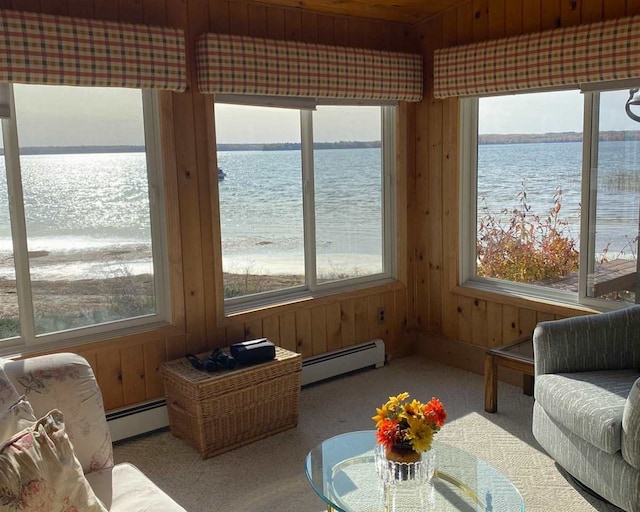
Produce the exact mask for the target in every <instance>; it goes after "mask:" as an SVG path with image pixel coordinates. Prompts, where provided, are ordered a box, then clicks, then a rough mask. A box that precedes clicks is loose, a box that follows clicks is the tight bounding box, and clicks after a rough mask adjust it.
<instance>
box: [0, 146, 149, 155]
mask: <svg viewBox="0 0 640 512" xmlns="http://www.w3.org/2000/svg"><path fill="white" fill-rule="evenodd" d="M73 153H144V146H38V147H31V146H28V147H24V148H20V154H21V155H69V154H73ZM0 155H4V149H3V148H0Z"/></svg>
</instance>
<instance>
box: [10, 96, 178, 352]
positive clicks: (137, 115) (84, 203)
mask: <svg viewBox="0 0 640 512" xmlns="http://www.w3.org/2000/svg"><path fill="white" fill-rule="evenodd" d="M8 95H9V99H10V100H11V101H10V104H11V113H10V115H9V116H8V117H7V118H5V119H3V120H2V135H3V137H2V139H3V154H4V158H2V159H0V298H1V302H0V338H1V339H3V340H4V341H3V345H4V346H8V345H13V344H15V343H24V344H27V345H29V344H33V343H36V342H38V343H40V342H49V341H51V342H55V341H57V340H60V339H65V340H66V339H70V338H73V337H74V336H79V335H91V334H95V333H101V332H104V331H106V330H111V329H120V328H125V327H128V326H131V327H133V326H136V325H140V324H147V323H149V322H155V321H159V320H164V319H165V317H166V315H167V310H168V308H167V304H166V293H165V290H166V286H165V283H164V279H165V275H166V273H165V270H164V260H165V256H164V255H165V250H164V242H163V232H164V229H163V213H162V212H163V198H162V195H163V191H162V180H161V179H160V169H159V167H158V160H159V159H158V158H157V157H156V153H155V152H156V143H155V138H156V131H155V122H154V120H153V119H154V117H153V116H154V110H155V106H154V98H153V95H152V94H151V93H147V92H145V93H142V92H141V91H140V90H131V89H115V88H108V89H107V88H82V87H52V86H37V85H17V84H16V85H14V86H13V87H12V88H9V89H8Z"/></svg>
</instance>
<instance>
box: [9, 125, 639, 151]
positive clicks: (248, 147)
mask: <svg viewBox="0 0 640 512" xmlns="http://www.w3.org/2000/svg"><path fill="white" fill-rule="evenodd" d="M600 140H601V141H625V140H633V141H640V130H629V131H607V132H600ZM581 141H582V133H580V132H558V133H511V134H501V133H487V134H481V135H478V143H479V144H527V143H535V142H581ZM300 146H301V145H300V143H299V142H282V143H271V144H218V151H292V150H299V149H300ZM313 147H314V149H358V148H379V147H380V141H379V140H373V141H357V140H349V141H344V140H343V141H339V142H316V143H315V144H314V145H313ZM141 152H144V146H42V147H24V148H20V153H21V154H23V155H63V154H70V153H141ZM0 155H4V150H3V149H2V148H0Z"/></svg>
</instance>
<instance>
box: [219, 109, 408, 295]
mask: <svg viewBox="0 0 640 512" xmlns="http://www.w3.org/2000/svg"><path fill="white" fill-rule="evenodd" d="M217 100H218V102H217V103H216V105H215V122H216V139H217V151H218V165H219V171H218V173H219V174H218V190H219V197H220V222H221V237H222V267H223V281H224V296H225V299H226V300H227V306H229V307H236V306H235V305H238V307H242V305H243V304H247V303H249V302H251V303H254V302H256V301H271V300H274V299H276V300H277V299H281V298H282V297H284V296H287V295H291V294H296V293H305V292H309V291H312V292H314V293H315V292H322V291H323V290H330V289H342V288H345V287H350V286H358V285H367V284H372V283H378V282H381V281H384V280H389V279H391V277H392V276H393V275H394V262H393V254H394V251H393V244H392V242H391V238H392V237H391V233H392V229H393V228H392V222H393V215H392V212H393V211H394V210H393V208H394V206H393V194H392V186H393V175H394V161H393V158H394V155H395V150H394V138H393V133H394V129H395V107H383V106H354V105H339V106H337V105H321V106H318V107H317V109H314V110H313V111H312V110H308V109H297V108H287V107H286V106H285V107H271V106H269V107H265V106H255V105H240V104H237V103H236V104H228V103H221V102H220V101H219V98H217Z"/></svg>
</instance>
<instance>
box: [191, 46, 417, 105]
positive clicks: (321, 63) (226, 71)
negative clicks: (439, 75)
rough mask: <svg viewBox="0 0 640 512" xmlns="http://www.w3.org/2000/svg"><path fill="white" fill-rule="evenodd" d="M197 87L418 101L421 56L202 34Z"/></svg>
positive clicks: (215, 90)
mask: <svg viewBox="0 0 640 512" xmlns="http://www.w3.org/2000/svg"><path fill="white" fill-rule="evenodd" d="M196 58H197V65H198V84H199V87H200V91H201V92H203V93H209V94H212V93H226V94H259V95H269V96H297V97H315V98H348V99H362V100H366V99H370V100H403V101H420V100H421V99H422V56H421V55H416V54H410V53H401V52H390V51H379V50H368V49H363V48H346V47H339V46H329V45H322V44H309V43H300V42H295V41H277V40H270V39H262V38H256V37H246V36H235V35H224V34H203V35H202V36H200V37H199V38H198V44H197V50H196Z"/></svg>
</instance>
